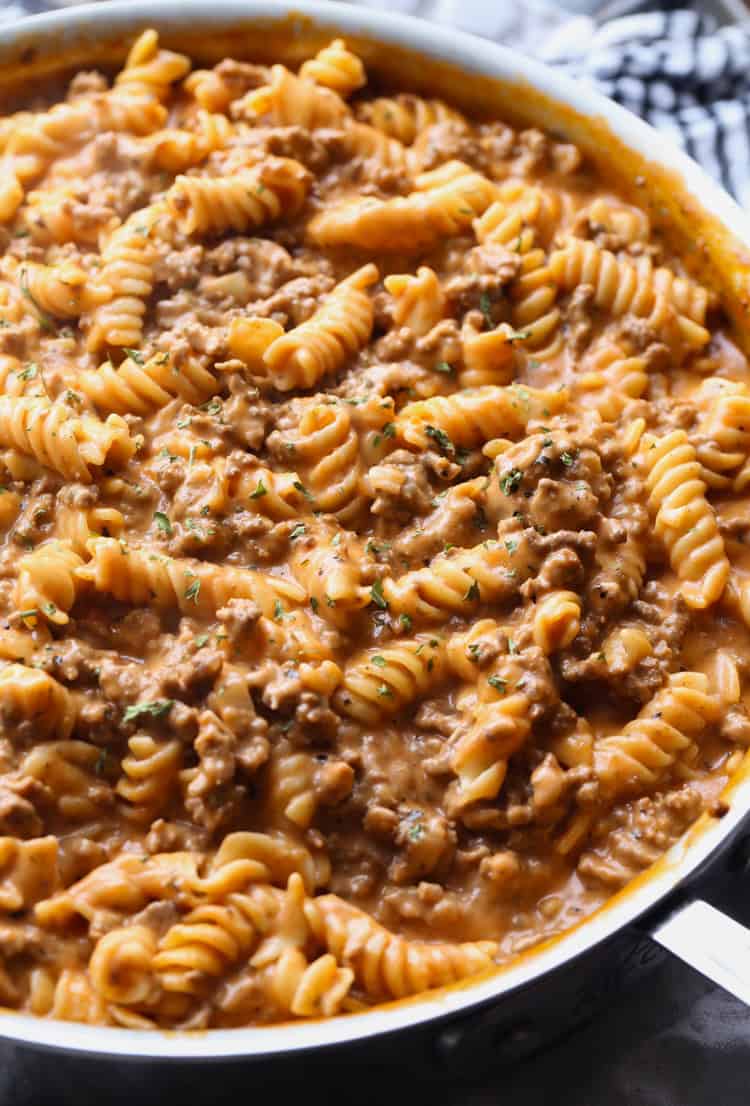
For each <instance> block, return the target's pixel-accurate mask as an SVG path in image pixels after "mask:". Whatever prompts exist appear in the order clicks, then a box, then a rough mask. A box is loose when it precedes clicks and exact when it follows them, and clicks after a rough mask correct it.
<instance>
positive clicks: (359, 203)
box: [308, 161, 495, 250]
mask: <svg viewBox="0 0 750 1106" xmlns="http://www.w3.org/2000/svg"><path fill="white" fill-rule="evenodd" d="M416 185H417V190H416V191H415V192H412V193H410V194H409V195H408V196H404V197H401V196H399V197H397V198H396V199H393V200H374V199H361V200H355V201H351V202H347V203H345V204H343V205H341V206H339V207H333V208H331V209H330V210H329V211H324V212H321V213H320V214H319V215H316V216H314V217H313V218H312V219H311V220H310V222H309V223H308V233H309V235H310V238H311V239H312V241H313V242H315V243H317V244H318V245H320V246H342V245H349V246H356V247H358V248H359V249H372V250H404V249H408V250H418V249H420V248H421V247H425V246H428V245H430V244H431V243H433V242H435V241H436V240H437V239H439V238H444V237H447V236H448V235H451V234H458V233H460V231H461V230H462V229H464V228H465V227H467V226H469V225H470V224H471V222H472V221H473V219H474V218H476V216H477V215H481V214H482V212H483V211H485V210H486V209H487V207H489V205H490V203H491V202H492V200H493V198H494V195H495V186H494V185H493V184H492V182H491V181H489V180H487V178H486V177H483V176H482V175H481V174H480V173H476V172H472V171H471V170H470V169H469V168H468V166H466V165H464V164H463V163H462V162H460V161H452V162H448V163H446V164H445V165H443V166H441V167H440V168H439V169H434V170H432V171H430V172H427V173H422V174H421V175H420V176H419V177H417V180H416Z"/></svg>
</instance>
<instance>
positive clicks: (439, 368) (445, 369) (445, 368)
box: [435, 361, 453, 375]
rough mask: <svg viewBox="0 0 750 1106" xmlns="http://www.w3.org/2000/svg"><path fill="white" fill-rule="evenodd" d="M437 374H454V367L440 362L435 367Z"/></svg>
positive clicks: (445, 362)
mask: <svg viewBox="0 0 750 1106" xmlns="http://www.w3.org/2000/svg"><path fill="white" fill-rule="evenodd" d="M435 372H439V373H445V374H446V375H449V374H450V373H452V372H453V366H452V365H449V364H448V362H447V361H438V363H437V365H435Z"/></svg>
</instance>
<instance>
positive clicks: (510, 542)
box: [505, 538, 518, 557]
mask: <svg viewBox="0 0 750 1106" xmlns="http://www.w3.org/2000/svg"><path fill="white" fill-rule="evenodd" d="M505 548H506V549H507V550H508V552H509V553H510V555H511V557H512V556H513V554H514V553H515V551H516V550H517V549H518V542H517V541H514V539H513V538H508V539H507V541H506V542H505Z"/></svg>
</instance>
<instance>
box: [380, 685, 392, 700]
mask: <svg viewBox="0 0 750 1106" xmlns="http://www.w3.org/2000/svg"><path fill="white" fill-rule="evenodd" d="M378 695H380V696H381V697H382V698H384V699H392V698H393V692H392V691H391V689H390V688H389V687H388V684H380V685H379V687H378Z"/></svg>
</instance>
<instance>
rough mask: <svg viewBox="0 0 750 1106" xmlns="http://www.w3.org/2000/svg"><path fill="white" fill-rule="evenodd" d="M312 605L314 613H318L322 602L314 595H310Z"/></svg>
mask: <svg viewBox="0 0 750 1106" xmlns="http://www.w3.org/2000/svg"><path fill="white" fill-rule="evenodd" d="M277 602H278V600H277ZM310 606H311V608H312V611H313V614H317V613H318V607H319V606H320V603H319V602H318V600H317V599H316V598H315V596H314V595H311V596H310Z"/></svg>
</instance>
